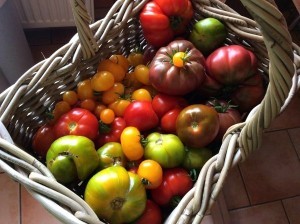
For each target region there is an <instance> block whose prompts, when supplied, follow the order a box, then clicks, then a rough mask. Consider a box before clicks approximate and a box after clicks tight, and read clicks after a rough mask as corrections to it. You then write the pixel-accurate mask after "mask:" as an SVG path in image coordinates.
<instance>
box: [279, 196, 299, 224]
mask: <svg viewBox="0 0 300 224" xmlns="http://www.w3.org/2000/svg"><path fill="white" fill-rule="evenodd" d="M282 202H283V207H284V209H285V212H286V214H287V216H288V219H289V222H290V224H298V223H300V216H299V211H300V196H298V197H294V198H289V199H285V200H283V201H282Z"/></svg>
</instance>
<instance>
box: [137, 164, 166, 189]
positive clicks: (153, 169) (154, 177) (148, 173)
mask: <svg viewBox="0 0 300 224" xmlns="http://www.w3.org/2000/svg"><path fill="white" fill-rule="evenodd" d="M137 174H138V175H139V176H140V177H141V179H142V183H143V184H144V185H145V188H146V189H155V188H157V187H158V186H159V185H161V183H162V181H163V169H162V167H161V165H160V164H159V163H158V162H156V161H155V160H151V159H147V160H144V161H142V162H141V163H140V165H139V167H138V170H137Z"/></svg>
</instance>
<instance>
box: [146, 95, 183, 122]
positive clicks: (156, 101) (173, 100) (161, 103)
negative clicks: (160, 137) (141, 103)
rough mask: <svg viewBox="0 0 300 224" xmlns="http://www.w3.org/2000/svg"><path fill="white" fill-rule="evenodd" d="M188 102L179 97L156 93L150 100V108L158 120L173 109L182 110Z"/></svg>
mask: <svg viewBox="0 0 300 224" xmlns="http://www.w3.org/2000/svg"><path fill="white" fill-rule="evenodd" d="M187 105H188V101H187V100H186V99H185V98H183V97H180V96H170V95H167V94H163V93H158V94H156V95H155V96H154V98H153V99H152V107H153V109H154V111H155V113H156V114H157V116H158V117H159V118H161V117H162V116H164V115H165V114H166V113H167V112H168V111H170V110H172V109H175V108H184V107H186V106H187Z"/></svg>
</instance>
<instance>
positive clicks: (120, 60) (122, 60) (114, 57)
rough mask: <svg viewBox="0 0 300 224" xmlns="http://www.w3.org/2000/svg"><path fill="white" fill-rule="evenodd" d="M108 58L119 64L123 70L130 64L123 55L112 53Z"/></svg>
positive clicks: (126, 69)
mask: <svg viewBox="0 0 300 224" xmlns="http://www.w3.org/2000/svg"><path fill="white" fill-rule="evenodd" d="M109 60H111V61H112V62H114V63H115V64H118V65H121V66H122V67H123V68H124V70H125V71H128V69H129V66H130V64H129V61H128V59H127V58H126V57H125V56H124V55H122V54H113V55H111V56H110V57H109Z"/></svg>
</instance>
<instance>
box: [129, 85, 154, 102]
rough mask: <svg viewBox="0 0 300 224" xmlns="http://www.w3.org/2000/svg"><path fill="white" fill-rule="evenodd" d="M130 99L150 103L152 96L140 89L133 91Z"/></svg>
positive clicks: (145, 90)
mask: <svg viewBox="0 0 300 224" xmlns="http://www.w3.org/2000/svg"><path fill="white" fill-rule="evenodd" d="M131 99H132V100H146V101H152V96H151V94H150V92H149V91H148V90H147V89H144V88H140V89H137V90H135V91H133V93H132V95H131Z"/></svg>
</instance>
